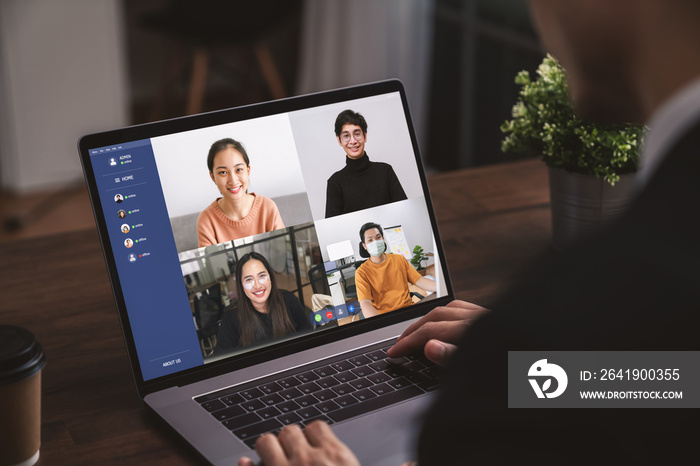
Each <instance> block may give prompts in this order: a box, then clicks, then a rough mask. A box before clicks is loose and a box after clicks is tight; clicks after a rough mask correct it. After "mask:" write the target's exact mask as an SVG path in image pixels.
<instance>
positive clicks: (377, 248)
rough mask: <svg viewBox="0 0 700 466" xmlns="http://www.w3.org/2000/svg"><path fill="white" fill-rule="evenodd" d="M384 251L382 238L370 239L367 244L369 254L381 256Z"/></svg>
mask: <svg viewBox="0 0 700 466" xmlns="http://www.w3.org/2000/svg"><path fill="white" fill-rule="evenodd" d="M384 251H386V245H385V244H384V240H382V239H378V240H377V241H372V242H371V243H369V244H368V245H367V252H369V254H370V255H371V256H374V257H378V256H381V255H382V254H384Z"/></svg>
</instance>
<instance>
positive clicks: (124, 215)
mask: <svg viewBox="0 0 700 466" xmlns="http://www.w3.org/2000/svg"><path fill="white" fill-rule="evenodd" d="M117 216H118V217H119V218H126V210H124V209H119V211H118V212H117Z"/></svg>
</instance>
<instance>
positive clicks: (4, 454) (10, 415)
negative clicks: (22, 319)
mask: <svg viewBox="0 0 700 466" xmlns="http://www.w3.org/2000/svg"><path fill="white" fill-rule="evenodd" d="M45 365H46V357H45V355H44V351H43V350H42V348H41V345H40V344H39V342H37V341H36V339H35V338H34V335H32V333H31V332H29V331H28V330H25V329H23V328H20V327H13V326H10V325H0V466H31V465H33V464H34V463H36V462H37V460H38V459H39V447H40V445H41V369H42V368H43V367H44V366H45Z"/></svg>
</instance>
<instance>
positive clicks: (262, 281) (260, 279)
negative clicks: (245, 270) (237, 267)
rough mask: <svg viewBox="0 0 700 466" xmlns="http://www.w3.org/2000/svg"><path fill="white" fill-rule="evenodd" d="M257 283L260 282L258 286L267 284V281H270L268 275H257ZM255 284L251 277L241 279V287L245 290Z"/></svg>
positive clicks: (250, 288)
mask: <svg viewBox="0 0 700 466" xmlns="http://www.w3.org/2000/svg"><path fill="white" fill-rule="evenodd" d="M257 281H258V283H260V286H265V285H267V282H268V281H270V276H269V275H268V274H266V273H261V274H260V275H258V280H257ZM254 286H255V278H253V277H246V278H245V279H244V280H243V288H245V289H246V290H252V289H253V287H254Z"/></svg>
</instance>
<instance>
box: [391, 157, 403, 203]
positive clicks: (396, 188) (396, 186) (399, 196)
mask: <svg viewBox="0 0 700 466" xmlns="http://www.w3.org/2000/svg"><path fill="white" fill-rule="evenodd" d="M388 178H389V179H388V180H387V185H388V187H389V197H390V199H391V201H392V202H396V201H403V200H404V199H407V197H406V192H405V191H404V190H403V187H402V186H401V182H400V181H399V177H398V176H396V172H394V168H393V167H392V166H391V165H389V175H388Z"/></svg>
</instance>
